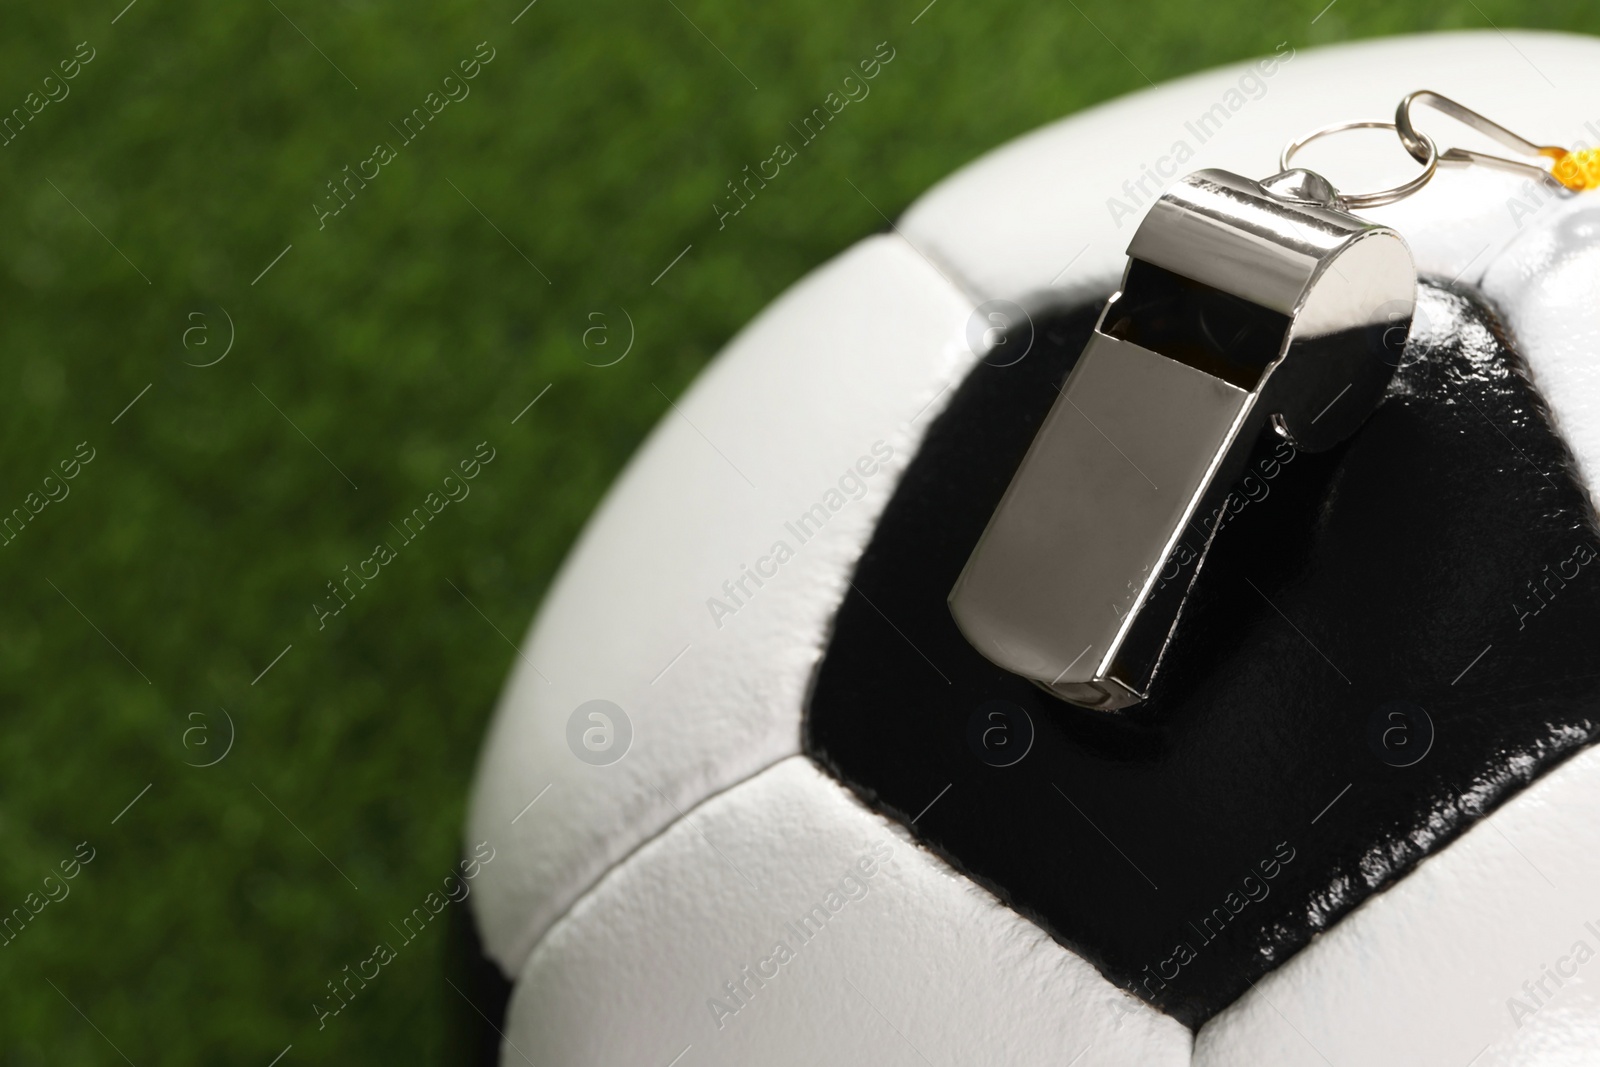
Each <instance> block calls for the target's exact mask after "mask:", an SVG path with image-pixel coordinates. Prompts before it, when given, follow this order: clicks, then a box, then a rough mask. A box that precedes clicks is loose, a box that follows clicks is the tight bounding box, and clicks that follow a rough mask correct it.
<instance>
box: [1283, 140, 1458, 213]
mask: <svg viewBox="0 0 1600 1067" xmlns="http://www.w3.org/2000/svg"><path fill="white" fill-rule="evenodd" d="M1346 130H1393V131H1394V132H1395V133H1396V134H1398V133H1399V132H1400V130H1399V127H1397V126H1396V125H1395V124H1394V123H1392V122H1373V121H1362V122H1336V123H1334V124H1333V125H1331V126H1324V127H1322V128H1321V129H1320V130H1312V131H1311V132H1310V133H1308V134H1306V135H1305V136H1304V137H1302V138H1300V139H1299V140H1298V141H1290V142H1289V143H1288V144H1286V145H1284V146H1283V154H1282V155H1280V156H1279V157H1278V165H1279V167H1280V169H1282V170H1288V169H1289V161H1290V160H1292V159H1293V158H1294V156H1295V153H1297V152H1299V151H1300V150H1301V149H1302V148H1304V147H1305V146H1306V145H1308V144H1310V143H1311V142H1312V141H1315V140H1317V139H1318V138H1319V137H1327V136H1330V135H1332V134H1335V133H1343V132H1344V131H1346ZM1416 137H1417V139H1418V140H1419V141H1420V142H1421V143H1422V148H1423V158H1422V160H1421V163H1422V173H1421V174H1418V175H1417V176H1416V177H1415V178H1412V179H1411V180H1410V181H1407V182H1402V183H1401V184H1399V185H1396V186H1394V187H1393V188H1390V189H1379V190H1377V191H1375V192H1370V193H1340V194H1339V206H1340V207H1342V208H1364V207H1382V206H1383V205H1384V204H1392V203H1394V202H1395V201H1396V200H1404V199H1405V198H1406V197H1408V196H1410V195H1411V194H1412V193H1414V192H1416V191H1417V190H1418V189H1421V188H1422V187H1423V186H1424V185H1427V184H1428V182H1429V181H1430V180H1431V179H1432V178H1433V175H1434V172H1435V171H1437V170H1438V169H1439V151H1438V149H1437V148H1435V147H1434V144H1433V142H1432V141H1431V140H1429V138H1428V135H1427V134H1425V133H1421V132H1418V133H1416Z"/></svg>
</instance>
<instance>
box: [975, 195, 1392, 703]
mask: <svg viewBox="0 0 1600 1067" xmlns="http://www.w3.org/2000/svg"><path fill="white" fill-rule="evenodd" d="M1333 196H1334V193H1333V189H1332V187H1331V186H1329V185H1328V183H1327V182H1326V181H1325V180H1323V179H1321V178H1320V177H1318V176H1316V175H1314V174H1311V173H1310V172H1307V171H1288V172H1285V173H1284V174H1280V175H1277V176H1275V177H1273V178H1269V179H1267V180H1266V181H1265V182H1255V181H1251V180H1250V179H1248V178H1242V177H1240V176H1238V175H1236V174H1230V173H1228V172H1226V171H1220V170H1203V171H1199V172H1197V173H1195V174H1191V175H1189V176H1188V177H1186V178H1184V179H1183V180H1182V181H1180V182H1178V183H1176V184H1175V185H1174V186H1173V187H1172V188H1171V189H1170V190H1168V192H1167V193H1166V194H1165V195H1163V196H1162V197H1161V199H1160V200H1158V201H1157V202H1156V203H1155V204H1154V205H1153V206H1152V207H1151V210H1150V213H1149V215H1148V216H1147V217H1146V218H1145V220H1144V222H1143V223H1142V224H1141V225H1140V227H1139V229H1138V231H1137V232H1136V233H1135V234H1134V237H1133V241H1132V243H1131V244H1130V245H1129V246H1128V256H1129V261H1128V267H1127V270H1126V272H1125V273H1124V275H1123V281H1122V286H1121V288H1120V290H1119V291H1118V292H1117V293H1116V294H1114V295H1113V296H1112V297H1111V300H1110V301H1109V302H1108V303H1107V304H1106V307H1105V310H1104V311H1103V312H1101V315H1100V319H1099V322H1098V323H1097V324H1096V326H1095V330H1094V333H1093V334H1092V335H1091V337H1090V338H1089V343H1088V344H1087V345H1086V346H1085V347H1084V350H1083V353H1082V354H1081V355H1080V356H1079V357H1078V361H1077V363H1076V364H1075V365H1074V367H1073V368H1072V372H1071V373H1070V374H1069V375H1068V376H1067V380H1066V382H1065V383H1064V384H1063V385H1062V386H1061V388H1060V395H1059V396H1058V397H1057V399H1056V402H1055V404H1054V405H1053V406H1052V407H1051V409H1050V413H1049V414H1048V415H1047V416H1046V418H1045V421H1044V423H1043V425H1042V426H1041V427H1040V428H1039V432H1038V434H1037V435H1036V436H1035V437H1034V440H1033V443H1032V445H1031V446H1030V447H1029V449H1028V452H1027V455H1026V456H1025V457H1024V458H1023V461H1022V464H1021V466H1020V467H1018V469H1017V472H1016V474H1015V475H1014V476H1013V477H1012V480H1011V484H1010V486H1009V487H1008V488H1007V489H1006V492H1005V495H1004V496H1003V497H1002V498H1001V500H1000V504H999V506H998V507H997V508H996V509H995V512H994V515H993V516H991V518H990V519H989V524H988V526H987V527H986V528H985V530H984V532H983V536H982V537H981V538H979V540H978V544H977V546H976V547H975V548H974V549H973V551H972V555H971V556H970V557H969V558H968V560H967V564H966V566H965V567H964V568H963V569H962V572H961V576H960V577H959V578H958V579H957V580H956V584H955V587H954V588H953V589H952V590H951V592H950V598H949V600H950V611H951V614H952V615H953V616H954V618H955V621H956V625H957V626H958V627H959V628H960V630H961V632H962V634H963V635H965V636H966V638H967V640H968V641H970V642H971V643H972V645H973V647H974V648H976V649H977V650H978V651H979V652H981V653H982V654H983V655H984V656H985V657H987V658H988V659H989V660H991V661H993V662H994V663H995V664H997V665H999V666H1001V667H1003V668H1005V669H1006V670H1008V671H1012V672H1014V673H1016V674H1020V675H1022V676H1023V677H1026V678H1029V679H1031V680H1033V681H1034V682H1035V683H1037V684H1038V685H1040V686H1042V687H1043V688H1045V689H1047V690H1049V691H1050V692H1051V693H1053V694H1054V695H1056V696H1058V697H1060V698H1061V699H1063V700H1066V701H1069V702H1070V703H1073V704H1077V705H1081V706H1083V707H1088V708H1100V709H1105V710H1115V709H1119V708H1125V707H1128V706H1130V705H1133V704H1137V703H1139V702H1140V701H1142V700H1144V699H1146V698H1147V697H1148V696H1149V694H1150V688H1151V683H1152V681H1153V680H1154V678H1155V676H1156V673H1157V670H1158V668H1159V666H1160V663H1161V660H1162V658H1163V655H1164V653H1165V651H1166V649H1167V647H1168V644H1169V643H1170V641H1171V638H1172V635H1173V632H1174V630H1175V629H1176V627H1177V624H1178V619H1179V616H1180V614H1181V612H1182V609H1183V604H1184V600H1185V599H1186V597H1187V595H1188V592H1189V589H1190V586H1191V583H1192V581H1193V578H1194V576H1195V575H1196V574H1197V573H1198V571H1199V569H1200V565H1201V563H1202V562H1203V559H1204V555H1205V553H1206V552H1207V551H1208V550H1209V547H1210V543H1211V540H1212V538H1213V537H1214V536H1215V535H1216V534H1215V530H1216V527H1215V524H1212V525H1211V526H1210V527H1209V528H1203V527H1202V525H1201V523H1200V522H1199V521H1198V520H1200V519H1202V518H1204V517H1206V516H1210V515H1212V514H1213V513H1215V512H1216V511H1217V509H1219V508H1221V507H1223V506H1224V505H1225V504H1226V502H1227V499H1228V496H1229V494H1230V492H1231V490H1232V488H1233V486H1234V485H1235V483H1236V482H1237V481H1238V479H1239V478H1240V476H1241V475H1242V473H1243V467H1244V464H1245V462H1246V461H1247V460H1248V458H1249V455H1250V452H1251V451H1252V449H1253V448H1254V447H1255V445H1256V443H1257V442H1258V441H1259V439H1260V437H1261V435H1262V434H1263V433H1264V432H1276V433H1277V434H1279V435H1281V436H1282V437H1283V438H1285V439H1287V440H1288V441H1289V442H1291V443H1292V444H1293V445H1294V446H1295V447H1296V448H1299V449H1302V450H1305V451H1311V452H1320V451H1323V450H1325V449H1327V448H1331V447H1332V446H1333V445H1335V444H1337V443H1338V442H1340V441H1342V440H1344V439H1345V438H1347V437H1349V436H1350V435H1351V434H1352V433H1354V432H1355V431H1356V429H1357V428H1358V427H1359V426H1360V425H1361V423H1362V422H1363V421H1365V420H1366V418H1367V416H1368V415H1369V414H1371V412H1372V411H1373V410H1374V409H1375V408H1376V407H1377V405H1378V403H1379V401H1380V400H1381V399H1382V398H1383V394H1384V392H1385V390H1386V389H1387V388H1388V385H1389V381H1390V378H1391V377H1392V375H1393V373H1394V368H1395V367H1396V366H1398V365H1399V363H1400V357H1401V354H1402V352H1403V350H1404V347H1405V341H1406V337H1407V336H1408V334H1409V332H1410V327H1411V316H1412V311H1413V309H1414V307H1415V303H1416V287H1417V277H1416V267H1415V265H1414V263H1413V261H1412V258H1411V252H1410V249H1408V248H1407V247H1406V244H1405V242H1404V241H1403V240H1402V239H1401V237H1400V235H1399V234H1397V233H1395V232H1394V231H1393V230H1391V229H1388V228H1387V227H1383V226H1378V225H1375V224H1373V223H1370V222H1367V221H1365V220H1363V219H1360V218H1357V217H1356V216H1354V215H1351V214H1349V213H1348V212H1344V211H1340V210H1337V209H1336V208H1334V207H1333V206H1332V204H1333ZM1285 476H1289V475H1285ZM1186 532H1192V533H1194V534H1196V535H1197V539H1198V541H1199V542H1200V548H1199V549H1198V550H1196V551H1185V552H1184V553H1181V554H1180V553H1177V552H1176V549H1177V548H1178V546H1179V542H1180V540H1182V538H1183V537H1184V535H1185V533H1186ZM1195 540H1196V538H1191V539H1190V542H1189V543H1190V544H1193V542H1194V541H1195Z"/></svg>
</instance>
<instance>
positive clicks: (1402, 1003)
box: [1195, 749, 1600, 1067]
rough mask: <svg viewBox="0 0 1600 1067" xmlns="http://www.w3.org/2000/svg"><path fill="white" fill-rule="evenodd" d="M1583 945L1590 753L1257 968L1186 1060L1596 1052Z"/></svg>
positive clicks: (1484, 1066) (1599, 866)
mask: <svg viewBox="0 0 1600 1067" xmlns="http://www.w3.org/2000/svg"><path fill="white" fill-rule="evenodd" d="M1580 943H1581V944H1583V945H1585V946H1586V947H1587V948H1586V951H1587V953H1589V954H1600V751H1596V750H1594V749H1589V750H1586V751H1585V752H1583V753H1582V754H1580V755H1579V756H1577V757H1575V758H1574V759H1572V760H1570V761H1569V762H1568V763H1566V764H1565V765H1563V766H1562V767H1560V768H1558V769H1557V770H1555V771H1552V772H1551V773H1550V774H1548V775H1546V776H1545V777H1544V778H1542V779H1540V780H1539V781H1538V782H1536V783H1535V784H1534V785H1533V786H1531V787H1530V788H1529V789H1528V790H1527V791H1525V792H1523V793H1521V794H1519V795H1518V796H1517V797H1515V798H1514V799H1512V800H1511V801H1509V802H1508V803H1507V804H1506V805H1505V807H1503V808H1501V809H1500V810H1498V811H1497V812H1495V813H1494V814H1493V815H1492V816H1490V817H1489V818H1488V819H1487V820H1485V821H1483V822H1481V823H1479V824H1478V825H1477V826H1475V827H1473V829H1471V830H1469V831H1468V832H1467V833H1466V834H1465V835H1463V836H1462V837H1461V838H1459V839H1458V840H1456V841H1455V842H1454V843H1452V844H1451V845H1450V846H1449V847H1448V848H1446V849H1444V850H1443V851H1441V852H1439V853H1437V854H1436V855H1434V856H1431V857H1429V858H1428V859H1426V860H1424V861H1423V862H1422V863H1421V865H1419V866H1418V867H1417V869H1416V870H1415V871H1413V872H1412V873H1411V874H1409V875H1407V876H1406V877H1405V878H1403V879H1401V880H1400V881H1399V882H1398V883H1396V884H1395V885H1394V886H1393V887H1391V888H1390V889H1388V890H1387V891H1385V892H1383V893H1381V894H1379V895H1378V896H1375V897H1373V898H1371V899H1370V900H1368V901H1367V902H1366V903H1365V904H1363V905H1362V906H1361V907H1359V908H1357V909H1356V910H1355V911H1354V912H1352V913H1351V914H1350V915H1348V916H1346V917H1345V919H1344V920H1343V921H1342V922H1340V923H1338V924H1337V925H1335V926H1334V927H1333V928H1332V929H1331V930H1329V931H1328V932H1326V933H1324V934H1322V935H1321V936H1320V937H1319V938H1318V939H1317V940H1316V941H1314V942H1312V944H1311V945H1310V946H1309V947H1307V948H1306V949H1304V950H1302V951H1301V952H1300V953H1299V954H1297V955H1296V956H1294V957H1293V958H1292V959H1290V960H1289V962H1288V963H1286V964H1284V965H1283V966H1282V967H1280V968H1279V969H1278V970H1276V971H1274V972H1272V973H1271V974H1270V975H1268V976H1267V977H1266V978H1264V979H1262V980H1261V981H1260V982H1259V983H1258V984H1257V985H1256V988H1255V989H1254V990H1253V991H1252V992H1250V993H1247V994H1246V995H1245V996H1244V997H1242V998H1240V999H1239V1000H1238V1001H1237V1002H1235V1003H1234V1004H1233V1005H1232V1006H1231V1007H1229V1008H1228V1009H1227V1010H1226V1011H1224V1012H1223V1013H1222V1014H1220V1015H1218V1016H1217V1017H1216V1018H1214V1019H1212V1020H1211V1021H1210V1022H1209V1023H1207V1024H1206V1025H1205V1026H1204V1027H1202V1028H1201V1030H1200V1033H1199V1036H1198V1037H1197V1039H1196V1042H1195V1064H1196V1067H1234V1065H1237V1064H1257V1063H1270V1064H1274V1065H1281V1067H1296V1065H1301V1064H1303V1065H1306V1067H1312V1065H1316V1067H1326V1065H1327V1064H1329V1063H1333V1064H1339V1065H1345V1064H1348V1065H1350V1067H1358V1065H1359V1067H1387V1065H1390V1064H1393V1065H1396V1067H1399V1065H1406V1067H1430V1065H1434V1064H1437V1065H1439V1067H1465V1065H1466V1064H1468V1063H1471V1064H1472V1065H1473V1067H1510V1065H1512V1064H1518V1065H1521V1064H1540V1065H1552V1064H1593V1063H1595V1062H1596V1060H1597V1057H1600V960H1597V959H1596V958H1592V957H1591V956H1586V955H1585V952H1584V950H1579V951H1577V953H1576V954H1574V949H1575V947H1576V946H1578V945H1579V944H1580ZM1578 956H1582V957H1584V962H1581V963H1580V962H1578V960H1577V957H1578ZM1558 967H1559V968H1560V970H1561V971H1564V972H1568V973H1567V974H1566V976H1564V977H1563V976H1560V975H1558V976H1557V977H1558V978H1559V980H1560V983H1561V984H1560V985H1558V984H1557V983H1556V981H1554V980H1552V979H1550V978H1547V977H1545V973H1546V969H1547V968H1548V969H1549V970H1550V971H1551V972H1554V971H1555V970H1556V969H1557V968H1558ZM1541 981H1542V982H1543V989H1544V992H1542V993H1541V992H1540V988H1539V983H1540V982H1541ZM1524 983H1528V985H1527V986H1524ZM1530 989H1531V990H1532V992H1531V993H1530ZM1474 1057H1477V1058H1476V1059H1474Z"/></svg>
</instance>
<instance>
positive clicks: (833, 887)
mask: <svg viewBox="0 0 1600 1067" xmlns="http://www.w3.org/2000/svg"><path fill="white" fill-rule="evenodd" d="M951 802H955V801H954V800H953V798H952V800H951ZM486 870H487V868H486ZM807 916H810V918H809V919H808V918H807ZM780 945H782V946H784V948H785V949H787V953H785V952H784V951H783V950H780V949H779V946H780ZM763 976H765V977H763ZM725 983H732V984H733V985H734V987H735V991H736V992H738V994H739V996H738V997H737V998H736V997H735V996H734V995H732V994H730V992H729V991H728V985H726V984H725ZM741 987H742V988H741ZM506 1037H507V1044H506V1045H504V1046H502V1051H501V1062H502V1063H504V1064H507V1065H508V1067H509V1065H520V1064H523V1063H525V1062H531V1063H534V1064H537V1065H538V1067H579V1065H583V1067H588V1065H592V1064H647V1065H655V1067H666V1065H667V1064H669V1063H675V1062H676V1063H680V1064H681V1065H682V1067H688V1065H690V1064H692V1065H694V1067H718V1065H722V1067H752V1065H756V1064H759V1065H761V1067H788V1065H794V1067H814V1065H816V1064H846V1065H852V1067H853V1065H863V1067H865V1065H868V1064H870V1065H872V1067H891V1065H902V1067H929V1065H930V1064H933V1065H937V1067H946V1065H949V1067H956V1065H962V1067H966V1065H971V1064H997V1065H998V1064H1004V1065H1007V1067H1033V1065H1038V1067H1045V1065H1049V1067H1065V1065H1066V1064H1072V1065H1074V1067H1091V1065H1113V1064H1115V1065H1125V1064H1140V1065H1143V1067H1161V1065H1163V1064H1168V1065H1177V1064H1187V1063H1188V1061H1189V1051H1190V1043H1191V1037H1190V1034H1189V1031H1188V1030H1186V1029H1185V1028H1184V1027H1183V1026H1181V1025H1179V1024H1178V1023H1177V1022H1176V1021H1174V1020H1173V1019H1171V1018H1169V1017H1167V1016H1164V1015H1161V1014H1160V1013H1158V1012H1156V1011H1154V1010H1152V1009H1151V1008H1149V1007H1147V1006H1145V1005H1144V1004H1143V1003H1142V1002H1140V1001H1138V1000H1135V999H1134V998H1132V997H1131V996H1129V995H1128V994H1126V993H1123V992H1121V991H1119V990H1117V989H1116V988H1115V987H1113V986H1112V985H1111V984H1110V983H1108V982H1107V981H1106V980H1105V979H1103V978H1101V977H1100V976H1099V975H1098V974H1097V973H1096V972H1095V971H1094V969H1093V968H1092V967H1090V966H1089V965H1088V964H1087V963H1085V962H1084V961H1083V960H1081V959H1079V958H1078V957H1076V956H1075V955H1073V954H1072V953H1070V952H1067V951H1065V950H1063V949H1062V948H1061V947H1060V946H1058V945H1056V944H1055V943H1054V942H1052V941H1051V940H1049V938H1047V937H1046V936H1045V935H1044V934H1043V933H1042V932H1040V930H1039V929H1038V928H1037V927H1035V926H1034V925H1033V924H1032V923H1029V922H1028V921H1027V920H1025V919H1023V918H1021V917H1020V916H1018V915H1017V914H1016V913H1015V912H1013V911H1011V910H1010V909H1009V908H1007V907H1005V906H1004V905H1002V904H1001V903H1000V902H999V901H997V900H995V899H994V897H992V896H990V895H989V894H988V893H987V892H985V891H983V890H981V889H979V888H978V887H977V886H975V885H974V884H973V883H971V882H970V881H968V880H967V879H966V878H964V877H962V876H961V875H958V874H956V873H955V872H953V871H951V870H950V869H949V868H948V867H946V866H945V865H944V864H943V863H942V862H940V861H938V860H937V859H935V858H934V857H933V856H932V855H931V854H929V853H928V852H926V851H924V850H923V849H921V848H919V847H918V846H916V845H914V844H912V843H911V842H910V840H909V839H908V838H907V836H906V835H905V833H904V831H902V830H901V829H900V828H899V827H898V826H896V825H891V824H890V823H889V822H888V821H887V820H885V819H883V818H881V817H879V816H877V815H874V814H872V813H871V812H868V811H867V810H866V809H865V808H863V807H862V806H861V805H860V804H859V803H858V802H857V801H856V800H855V799H854V798H853V797H851V796H850V795H848V793H846V791H845V790H844V788H843V787H842V786H841V785H839V784H838V783H837V782H835V781H833V780H832V779H831V778H828V777H826V776H825V775H823V774H822V773H821V772H819V771H818V770H817V769H816V768H815V767H814V766H812V765H811V763H810V762H809V761H807V760H806V759H804V758H803V757H796V758H794V759H790V760H787V761H785V762H783V763H781V764H779V765H777V766H776V767H773V768H771V769H769V770H767V771H765V772H763V773H762V774H760V775H759V776H757V777H756V778H754V779H752V780H750V781H747V782H745V783H743V784H741V785H738V786H736V787H734V788H733V789H731V790H729V791H728V792H726V793H724V794H722V795H720V796H717V797H713V798H712V799H711V800H709V801H707V802H706V803H705V804H704V805H703V806H701V807H700V808H697V809H695V810H694V811H691V812H689V813H688V814H687V817H686V818H684V819H682V820H680V821H679V822H677V823H676V824H674V825H673V826H672V828H671V829H669V830H668V831H667V832H666V833H665V834H663V835H662V836H661V837H660V838H658V839H657V840H655V841H652V842H650V843H649V844H648V845H646V846H645V847H644V848H643V849H641V850H640V851H639V852H638V854H636V855H635V856H633V857H632V858H630V859H629V860H628V861H627V862H626V863H624V864H623V865H621V866H620V867H618V868H617V869H616V870H614V871H612V872H611V873H610V874H609V875H607V876H606V878H605V879H604V880H603V881H602V882H601V883H600V884H599V886H597V887H596V888H595V890H594V891H593V892H591V893H589V894H587V895H585V896H584V898H583V899H582V900H581V901H580V902H579V903H578V905H577V906H576V907H575V908H574V909H573V911H572V913H571V914H570V915H568V916H566V917H565V918H563V919H562V920H561V922H559V923H558V924H556V926H555V927H554V928H553V929H552V930H551V931H550V934H549V936H547V937H546V938H545V939H544V941H543V942H542V943H541V944H540V945H539V947H538V948H537V949H536V950H535V951H534V953H533V955H532V956H531V957H530V958H529V960H528V965H527V967H526V969H525V970H524V971H523V973H522V976H521V978H520V979H519V980H518V982H517V987H516V993H515V995H514V997H513V1000H512V1003H511V1008H510V1012H509V1015H508V1022H507V1028H506ZM680 1055H681V1056H682V1059H681V1061H675V1060H674V1057H676V1056H680Z"/></svg>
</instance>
